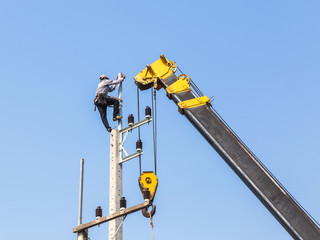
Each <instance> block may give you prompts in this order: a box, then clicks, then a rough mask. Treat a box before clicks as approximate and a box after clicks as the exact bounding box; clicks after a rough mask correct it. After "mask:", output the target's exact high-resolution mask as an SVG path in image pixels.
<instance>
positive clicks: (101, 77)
mask: <svg viewBox="0 0 320 240" xmlns="http://www.w3.org/2000/svg"><path fill="white" fill-rule="evenodd" d="M103 79H109V78H108V77H107V76H106V75H101V76H100V81H102V80H103Z"/></svg>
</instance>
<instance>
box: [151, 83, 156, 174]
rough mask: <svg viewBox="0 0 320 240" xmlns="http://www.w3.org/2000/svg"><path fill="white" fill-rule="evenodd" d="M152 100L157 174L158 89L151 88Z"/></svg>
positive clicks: (154, 153) (154, 155) (154, 157)
mask: <svg viewBox="0 0 320 240" xmlns="http://www.w3.org/2000/svg"><path fill="white" fill-rule="evenodd" d="M151 102H152V118H153V121H152V136H153V159H154V173H155V174H156V175H157V111H156V108H157V102H156V89H154V91H153V89H152V88H151Z"/></svg>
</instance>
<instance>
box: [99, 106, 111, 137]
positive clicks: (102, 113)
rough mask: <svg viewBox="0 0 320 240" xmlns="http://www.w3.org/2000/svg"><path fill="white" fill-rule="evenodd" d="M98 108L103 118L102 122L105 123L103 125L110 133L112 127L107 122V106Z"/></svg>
mask: <svg viewBox="0 0 320 240" xmlns="http://www.w3.org/2000/svg"><path fill="white" fill-rule="evenodd" d="M97 108H98V110H99V113H100V116H101V120H102V122H103V125H104V126H105V127H106V129H107V130H108V131H109V129H110V126H109V123H108V120H107V106H101V105H97Z"/></svg>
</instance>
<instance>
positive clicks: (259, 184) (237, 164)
mask: <svg viewBox="0 0 320 240" xmlns="http://www.w3.org/2000/svg"><path fill="white" fill-rule="evenodd" d="M176 79H177V77H176V76H175V75H172V76H170V78H167V79H165V80H163V81H162V86H164V88H166V87H167V86H169V85H170V84H172V83H173V82H174V81H176ZM194 95H195V94H194V93H193V92H192V91H188V92H184V93H178V94H172V100H173V101H174V102H175V103H176V104H178V103H179V102H181V101H185V100H188V99H191V98H194ZM184 115H185V116H186V118H187V119H188V120H189V121H190V122H191V123H192V125H193V126H194V127H195V128H196V129H197V130H198V131H199V132H200V133H201V134H202V136H203V137H204V138H205V139H206V140H207V141H208V143H209V144H210V145H211V146H212V147H213V148H214V149H215V150H216V151H217V153H218V154H219V155H220V156H221V157H222V158H223V159H224V160H225V162H226V163H227V164H228V165H229V166H230V167H231V168H232V170H233V171H234V172H235V173H236V174H237V175H238V176H239V177H240V179H241V180H242V181H243V182H244V183H245V184H246V185H247V186H248V188H249V189H250V190H251V191H252V192H253V193H254V194H255V195H256V197H257V198H258V199H259V200H260V201H261V202H262V203H263V204H264V205H265V207H266V208H267V209H268V210H269V212H270V213H271V214H272V215H273V216H274V217H275V218H276V219H277V220H278V221H279V223H280V224H281V225H282V226H283V227H284V228H285V229H286V230H287V232H288V233H289V234H290V235H291V236H292V237H293V238H294V239H303V240H315V239H317V240H320V229H319V228H318V227H317V226H316V224H315V223H314V222H313V221H312V220H311V218H310V217H309V216H308V215H307V214H306V213H305V212H304V211H303V209H302V208H301V207H300V206H299V205H298V204H297V203H296V202H295V201H294V200H293V199H292V197H291V196H290V195H289V194H287V193H286V191H285V190H284V189H283V188H282V187H281V186H280V185H279V184H278V183H277V181H276V179H274V178H273V177H272V176H271V174H269V172H268V171H267V169H265V168H264V167H263V166H262V165H261V164H260V163H259V161H258V159H256V158H255V156H254V155H253V154H251V153H250V151H249V150H248V149H247V148H246V146H244V144H243V143H242V142H241V141H239V139H238V138H237V136H235V135H234V133H233V132H232V131H231V130H230V129H229V128H228V126H226V124H225V123H224V122H223V121H222V120H221V119H220V118H219V116H217V115H216V114H215V113H214V112H213V111H212V109H211V108H210V107H209V106H208V105H203V106H200V107H195V108H190V109H184Z"/></svg>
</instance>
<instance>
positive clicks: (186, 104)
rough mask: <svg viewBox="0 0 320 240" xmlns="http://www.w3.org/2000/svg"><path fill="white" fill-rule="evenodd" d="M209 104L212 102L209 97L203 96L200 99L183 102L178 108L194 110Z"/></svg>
mask: <svg viewBox="0 0 320 240" xmlns="http://www.w3.org/2000/svg"><path fill="white" fill-rule="evenodd" d="M208 102H210V99H209V98H208V97H207V96H202V97H198V98H193V99H189V100H186V101H183V102H179V103H178V106H179V107H180V108H193V107H198V106H202V105H204V104H206V103H208Z"/></svg>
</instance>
